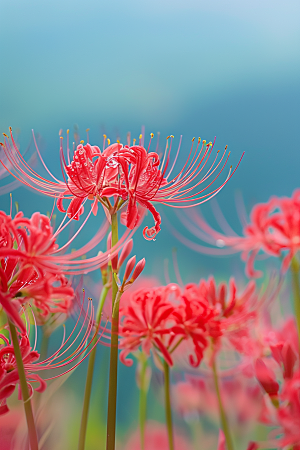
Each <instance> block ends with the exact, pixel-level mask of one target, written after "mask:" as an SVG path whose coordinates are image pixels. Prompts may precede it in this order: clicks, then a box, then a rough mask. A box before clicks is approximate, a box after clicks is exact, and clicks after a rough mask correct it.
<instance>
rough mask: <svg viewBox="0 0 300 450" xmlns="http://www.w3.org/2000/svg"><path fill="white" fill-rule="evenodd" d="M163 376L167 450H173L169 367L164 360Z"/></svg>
mask: <svg viewBox="0 0 300 450" xmlns="http://www.w3.org/2000/svg"><path fill="white" fill-rule="evenodd" d="M164 375H165V408H166V424H167V431H168V440H169V450H174V437H173V424H172V409H171V397H170V367H169V365H168V363H167V362H166V361H165V360H164Z"/></svg>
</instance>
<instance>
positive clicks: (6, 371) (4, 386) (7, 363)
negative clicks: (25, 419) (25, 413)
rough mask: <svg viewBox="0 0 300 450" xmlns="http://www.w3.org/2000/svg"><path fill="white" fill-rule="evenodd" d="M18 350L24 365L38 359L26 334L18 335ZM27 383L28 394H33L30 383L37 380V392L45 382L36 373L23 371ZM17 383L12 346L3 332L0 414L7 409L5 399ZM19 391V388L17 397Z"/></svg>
mask: <svg viewBox="0 0 300 450" xmlns="http://www.w3.org/2000/svg"><path fill="white" fill-rule="evenodd" d="M19 345H20V351H21V355H22V359H23V363H24V367H26V368H27V367H28V365H29V364H32V363H33V362H35V361H37V360H38V359H39V356H40V355H39V353H38V352H36V351H34V350H32V349H31V346H30V343H29V339H28V336H27V335H22V336H20V339H19ZM25 373H26V378H27V384H28V388H29V393H30V395H32V394H33V388H32V385H31V383H32V382H38V383H39V385H38V387H36V388H35V390H36V391H37V392H43V391H44V390H45V389H46V383H45V381H43V380H42V379H41V377H40V376H39V375H37V374H34V373H30V372H29V371H28V370H26V371H25ZM18 383H19V374H18V370H17V362H16V358H15V351H14V347H13V346H12V345H11V344H10V341H9V339H8V338H7V337H5V336H4V335H3V334H0V415H2V414H5V413H7V412H8V411H9V409H8V407H7V403H6V402H7V399H8V398H9V397H10V396H11V395H12V393H13V392H14V390H15V387H16V385H17V384H18ZM20 396H21V391H20V389H19V398H20Z"/></svg>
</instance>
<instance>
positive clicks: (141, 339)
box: [120, 285, 177, 365]
mask: <svg viewBox="0 0 300 450" xmlns="http://www.w3.org/2000/svg"><path fill="white" fill-rule="evenodd" d="M174 289H175V291H176V290H177V286H176V285H169V286H167V287H160V288H156V289H142V290H140V291H137V292H135V293H134V294H133V295H132V298H131V301H130V302H128V305H126V308H124V310H123V311H122V313H123V324H122V326H121V327H120V336H122V339H121V342H120V348H121V349H123V350H122V351H121V353H120V359H121V361H122V362H123V363H124V364H126V365H132V360H126V357H127V356H128V354H129V353H131V352H133V351H135V350H137V349H138V348H139V347H140V345H141V346H142V349H143V351H144V352H145V353H146V354H147V355H149V354H150V349H152V350H153V351H156V350H158V351H159V352H160V353H161V354H162V355H163V357H164V358H165V360H166V361H167V362H168V364H170V365H172V364H173V361H172V358H171V355H170V353H169V351H168V348H167V345H168V344H167V341H168V338H169V336H170V332H171V325H172V313H173V311H174V305H173V304H172V303H170V302H169V301H168V296H169V294H170V293H171V292H173V291H174Z"/></svg>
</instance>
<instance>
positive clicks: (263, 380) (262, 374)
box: [254, 358, 279, 397]
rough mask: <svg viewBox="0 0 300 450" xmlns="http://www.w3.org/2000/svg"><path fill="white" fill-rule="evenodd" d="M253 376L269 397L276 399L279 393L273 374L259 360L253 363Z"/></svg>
mask: <svg viewBox="0 0 300 450" xmlns="http://www.w3.org/2000/svg"><path fill="white" fill-rule="evenodd" d="M254 369H255V375H256V378H257V379H258V381H259V382H260V384H261V386H262V388H263V389H264V390H265V391H266V393H267V394H269V395H270V397H274V396H275V397H276V396H277V394H278V391H279V384H278V383H277V381H276V378H275V374H274V372H273V371H272V370H271V369H269V368H268V367H267V365H266V364H265V363H264V361H263V360H262V359H261V358H258V359H257V360H256V362H255V366H254Z"/></svg>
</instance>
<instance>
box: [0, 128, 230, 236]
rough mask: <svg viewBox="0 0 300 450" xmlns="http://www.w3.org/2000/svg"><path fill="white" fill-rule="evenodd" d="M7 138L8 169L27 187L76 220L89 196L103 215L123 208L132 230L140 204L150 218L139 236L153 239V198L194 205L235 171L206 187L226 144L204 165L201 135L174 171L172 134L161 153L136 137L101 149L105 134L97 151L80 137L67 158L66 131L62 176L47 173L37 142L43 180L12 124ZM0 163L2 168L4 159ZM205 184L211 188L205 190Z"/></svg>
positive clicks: (207, 146)
mask: <svg viewBox="0 0 300 450" xmlns="http://www.w3.org/2000/svg"><path fill="white" fill-rule="evenodd" d="M152 137H153V134H151V139H152ZM10 139H11V143H10V141H9V139H8V137H7V136H6V135H5V141H4V144H2V148H3V152H4V154H5V157H6V158H7V160H8V162H9V164H10V165H11V166H12V170H10V172H11V173H12V174H13V175H14V176H15V178H16V179H18V180H19V181H20V182H22V183H24V184H25V185H26V186H30V187H32V188H33V189H35V190H38V191H40V192H42V193H43V194H45V195H49V196H51V197H55V198H58V200H57V206H58V209H59V210H60V211H62V212H66V213H67V215H68V217H69V218H72V219H75V220H78V219H79V216H80V215H81V214H82V213H83V208H84V203H85V202H86V200H88V199H89V200H92V202H93V203H92V211H93V213H94V214H96V213H97V210H98V203H101V204H102V206H103V207H104V210H105V212H106V214H107V215H111V214H113V213H115V212H116V211H117V210H119V209H121V208H124V209H125V210H124V211H123V213H122V219H123V222H124V223H125V225H126V226H127V227H128V228H129V229H133V228H134V227H136V226H137V225H138V224H139V222H140V219H141V212H140V211H139V208H138V205H139V206H140V207H141V208H142V209H146V210H148V211H149V212H150V213H151V214H152V216H153V219H154V226H153V227H152V228H150V229H149V228H148V227H146V228H145V229H144V237H145V238H147V239H153V238H154V237H155V236H156V234H157V233H158V232H159V231H160V224H161V217H160V214H159V213H158V212H157V210H156V209H155V207H154V205H153V202H157V203H161V204H165V205H169V206H172V207H174V208H188V207H192V206H195V205H199V204H201V203H203V202H205V201H207V200H209V199H210V198H212V197H214V196H215V195H216V194H217V193H218V192H219V191H220V189H222V187H223V186H224V185H225V184H226V182H227V181H228V180H229V178H231V176H232V174H233V172H234V171H233V172H232V170H231V168H230V170H229V173H228V176H227V178H226V179H225V181H223V182H222V183H221V184H220V185H219V186H218V187H217V188H214V189H212V188H211V186H212V185H213V183H214V182H215V180H216V179H217V178H218V177H219V175H220V174H221V172H222V171H223V169H224V167H225V165H226V163H227V161H228V157H229V154H227V147H226V148H225V151H224V152H223V154H222V155H221V156H219V152H217V154H216V156H215V158H214V159H213V162H212V164H211V165H210V166H209V163H208V161H209V158H210V156H211V154H212V150H213V147H214V144H213V143H212V142H209V143H206V141H202V144H200V143H201V139H200V138H199V139H198V144H197V145H196V149H195V150H194V149H193V145H192V147H191V150H190V152H189V155H188V158H187V160H186V162H185V164H184V166H183V167H182V168H181V170H180V171H179V172H178V173H177V174H176V175H175V176H174V174H173V172H174V166H175V163H176V161H177V158H178V155H179V149H180V145H179V148H178V151H177V153H176V156H175V160H174V162H173V164H172V166H171V168H169V165H170V152H171V147H172V139H173V136H169V137H168V139H167V145H166V148H165V153H164V156H163V157H162V158H160V156H159V155H158V153H157V152H150V143H149V147H148V149H147V150H146V149H145V148H144V147H143V146H142V145H141V144H142V140H141V139H140V143H139V144H140V145H132V146H131V145H130V142H128V144H127V145H122V144H120V143H115V144H112V145H109V146H108V147H107V148H105V139H104V144H103V150H102V151H101V150H100V148H99V147H97V146H92V145H90V144H89V143H88V144H86V145H83V141H82V143H80V145H78V146H77V149H76V150H74V154H73V157H72V158H71V156H70V149H69V133H67V160H66V158H65V156H64V152H63V144H62V138H61V147H60V154H61V162H62V167H63V176H64V180H63V181H60V180H58V179H57V178H56V177H54V176H53V175H52V173H51V172H50V171H49V169H48V168H47V167H46V165H45V163H44V161H43V159H42V156H41V154H40V151H39V149H38V147H37V145H36V150H37V153H38V155H39V157H40V159H41V162H42V163H43V165H44V167H45V168H46V170H47V172H48V174H49V175H50V177H51V180H47V179H45V178H43V177H41V176H40V175H39V174H38V173H36V172H35V171H34V170H33V169H32V168H31V167H29V165H28V164H27V163H26V161H25V160H24V158H23V157H22V155H21V153H20V152H19V149H18V147H17V146H16V144H15V142H14V139H13V135H12V131H11V129H10ZM34 140H35V139H34ZM169 140H170V145H169ZM150 142H151V140H150ZM35 144H36V142H35ZM193 144H194V139H193ZM2 165H3V166H4V167H6V165H5V161H3V160H2ZM7 170H9V168H7ZM231 172H232V173H231ZM202 186H204V187H202ZM207 189H212V190H210V192H208V193H204V191H206V190H207ZM202 194H203V195H202ZM112 198H113V199H114V200H115V203H114V205H112V203H111V199H112ZM63 200H69V201H70V203H69V205H68V207H67V209H66V210H65V208H64V206H63Z"/></svg>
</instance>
